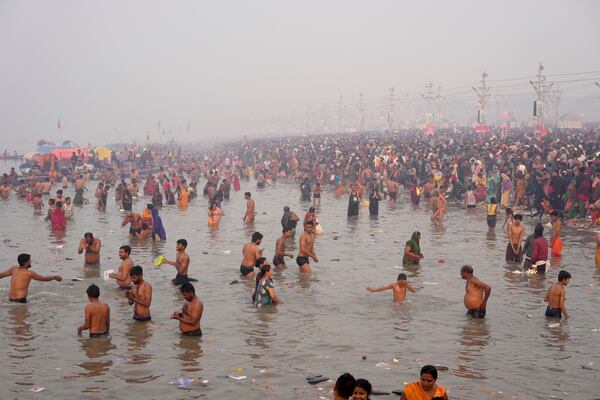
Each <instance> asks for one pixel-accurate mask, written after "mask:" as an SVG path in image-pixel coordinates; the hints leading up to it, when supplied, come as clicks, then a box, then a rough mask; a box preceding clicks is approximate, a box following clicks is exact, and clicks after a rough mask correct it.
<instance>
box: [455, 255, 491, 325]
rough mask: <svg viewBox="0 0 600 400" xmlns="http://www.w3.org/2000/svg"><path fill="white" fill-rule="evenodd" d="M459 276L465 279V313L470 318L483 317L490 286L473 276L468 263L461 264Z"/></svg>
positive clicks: (471, 268)
mask: <svg viewBox="0 0 600 400" xmlns="http://www.w3.org/2000/svg"><path fill="white" fill-rule="evenodd" d="M460 276H461V278H463V279H464V280H466V281H467V285H466V286H465V299H464V302H465V307H466V308H467V315H469V316H470V317H471V318H477V319H479V318H484V317H485V308H486V306H487V302H488V299H489V298H490V293H491V292H492V287H491V286H490V285H488V284H487V283H484V282H482V281H480V280H479V279H477V278H476V277H474V276H473V267H471V266H470V265H463V266H462V268H461V269H460Z"/></svg>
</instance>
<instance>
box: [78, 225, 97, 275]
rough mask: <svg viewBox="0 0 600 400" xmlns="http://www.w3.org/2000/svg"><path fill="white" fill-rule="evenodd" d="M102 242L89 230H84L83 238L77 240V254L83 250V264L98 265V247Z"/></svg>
mask: <svg viewBox="0 0 600 400" xmlns="http://www.w3.org/2000/svg"><path fill="white" fill-rule="evenodd" d="M101 247H102V242H101V241H100V239H95V238H94V235H93V234H92V233H91V232H86V233H85V235H83V239H81V241H80V242H79V249H78V250H77V252H78V253H79V254H81V253H83V252H84V251H85V255H84V259H85V265H86V266H88V267H99V266H100V248H101Z"/></svg>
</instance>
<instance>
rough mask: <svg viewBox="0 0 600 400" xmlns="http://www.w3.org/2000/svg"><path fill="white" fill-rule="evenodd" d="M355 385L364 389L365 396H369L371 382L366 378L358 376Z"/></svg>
mask: <svg viewBox="0 0 600 400" xmlns="http://www.w3.org/2000/svg"><path fill="white" fill-rule="evenodd" d="M356 387H359V388H361V389H364V391H365V392H367V398H369V396H370V395H371V389H372V387H371V382H369V381H368V380H366V379H362V378H359V379H357V380H356Z"/></svg>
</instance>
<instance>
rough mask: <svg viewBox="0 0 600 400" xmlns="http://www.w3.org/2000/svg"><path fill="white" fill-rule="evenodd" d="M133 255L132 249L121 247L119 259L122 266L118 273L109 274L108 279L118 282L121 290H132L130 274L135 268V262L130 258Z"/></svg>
mask: <svg viewBox="0 0 600 400" xmlns="http://www.w3.org/2000/svg"><path fill="white" fill-rule="evenodd" d="M130 255H131V247H129V246H127V245H125V246H121V247H119V258H120V259H121V265H120V266H119V269H118V270H117V273H116V274H115V273H111V274H108V277H109V278H111V279H114V280H116V281H117V285H118V286H119V289H121V290H131V276H130V272H131V269H132V268H133V261H131V258H129V256H130Z"/></svg>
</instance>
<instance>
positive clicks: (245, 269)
mask: <svg viewBox="0 0 600 400" xmlns="http://www.w3.org/2000/svg"><path fill="white" fill-rule="evenodd" d="M262 239H263V235H262V233H260V232H254V233H253V234H252V239H251V242H250V243H246V244H244V247H242V264H241V265H240V274H242V276H247V277H248V278H250V279H252V278H253V277H254V266H255V265H256V260H258V259H259V258H260V257H261V256H262V249H259V248H258V246H259V245H260V244H261V242H262Z"/></svg>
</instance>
